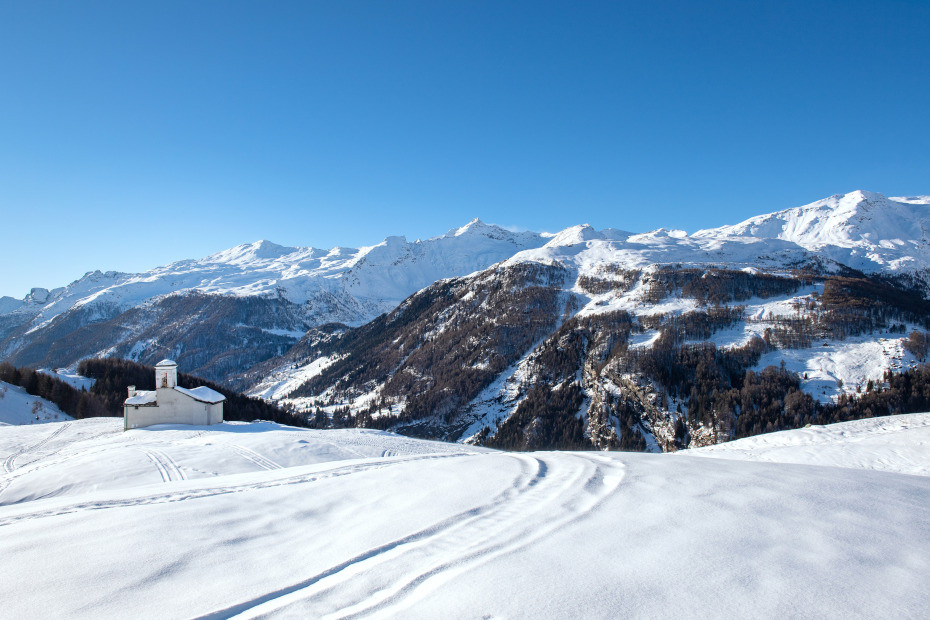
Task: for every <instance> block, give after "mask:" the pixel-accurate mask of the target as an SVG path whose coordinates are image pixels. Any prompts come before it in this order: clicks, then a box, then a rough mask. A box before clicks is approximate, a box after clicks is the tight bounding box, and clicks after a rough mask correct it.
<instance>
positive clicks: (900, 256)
mask: <svg viewBox="0 0 930 620" xmlns="http://www.w3.org/2000/svg"><path fill="white" fill-rule="evenodd" d="M693 237H695V238H699V239H716V240H729V239H734V238H741V237H751V238H755V239H779V240H783V241H788V242H791V243H794V244H796V245H798V246H800V247H802V248H804V249H806V250H809V251H811V252H818V253H820V254H822V255H824V256H826V257H828V258H830V259H832V260H835V261H837V262H841V263H844V264H846V265H847V266H849V267H853V268H855V269H861V270H864V271H870V272H871V271H877V270H881V269H889V270H892V271H899V270H914V271H917V270H926V269H927V268H928V267H930V252H928V250H930V196H915V197H908V198H887V197H885V196H883V195H882V194H878V193H874V192H866V191H861V190H859V191H855V192H850V193H848V194H838V195H836V196H830V197H829V198H824V199H823V200H818V201H817V202H812V203H811V204H808V205H804V206H803V207H796V208H794V209H787V210H785V211H779V212H777V213H770V214H768V215H759V216H756V217H753V218H750V219H748V220H746V221H744V222H741V223H739V224H735V225H733V226H722V227H720V228H713V229H708V230H701V231H698V232H696V233H694V235H693Z"/></svg>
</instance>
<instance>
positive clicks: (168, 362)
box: [155, 359, 178, 368]
mask: <svg viewBox="0 0 930 620" xmlns="http://www.w3.org/2000/svg"><path fill="white" fill-rule="evenodd" d="M177 365H178V363H177V362H176V361H174V360H169V359H163V360H162V361H160V362H158V363H157V364H155V368H164V367H166V366H175V367H177Z"/></svg>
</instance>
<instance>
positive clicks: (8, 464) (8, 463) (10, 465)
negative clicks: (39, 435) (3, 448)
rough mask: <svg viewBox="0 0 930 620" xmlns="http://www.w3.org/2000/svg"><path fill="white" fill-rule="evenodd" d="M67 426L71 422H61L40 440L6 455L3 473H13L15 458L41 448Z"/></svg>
mask: <svg viewBox="0 0 930 620" xmlns="http://www.w3.org/2000/svg"><path fill="white" fill-rule="evenodd" d="M69 426H71V422H66V423H64V424H62V425H61V426H59V427H58V428H57V429H55V430H54V431H53V432H52V433H51V434H50V435H49V436H48V437H46V438H45V439H43V440H42V441H40V442H38V443H35V444H33V445H31V446H28V447H25V448H23V449H21V450H20V451H19V452H14V453H13V454H11V455H10V456H8V457H7V458H6V460H5V461H3V471H4V473H7V474H11V473H13V470H14V469H16V467H15V465H14V462H15V461H16V459H18V458H19V457H21V456H23V455H24V454H29V453H30V452H35V451H36V450H40V449H42V447H43V446H45V445H46V444H48V442H50V441H52V440H53V439H55V438H56V437H58V436H59V435H61V434H62V433H63V432H65V430H67V429H68V427H69Z"/></svg>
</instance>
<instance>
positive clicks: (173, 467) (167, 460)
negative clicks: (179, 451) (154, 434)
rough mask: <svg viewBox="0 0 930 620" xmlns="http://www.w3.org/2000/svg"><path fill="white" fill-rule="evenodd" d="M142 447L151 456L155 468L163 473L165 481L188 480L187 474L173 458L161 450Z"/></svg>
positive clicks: (162, 476)
mask: <svg viewBox="0 0 930 620" xmlns="http://www.w3.org/2000/svg"><path fill="white" fill-rule="evenodd" d="M140 449H141V450H142V452H144V453H145V456H147V457H149V460H150V461H152V464H154V465H155V468H156V469H157V470H158V473H159V474H160V475H161V479H162V481H163V482H172V481H174V480H187V476H185V475H184V472H183V471H181V468H180V467H179V466H178V464H177V463H175V462H174V459H172V458H171V457H170V456H168V455H167V454H165V453H164V452H162V451H161V450H154V449H152V448H140Z"/></svg>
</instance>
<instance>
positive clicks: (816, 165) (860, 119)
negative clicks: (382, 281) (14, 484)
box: [0, 0, 930, 297]
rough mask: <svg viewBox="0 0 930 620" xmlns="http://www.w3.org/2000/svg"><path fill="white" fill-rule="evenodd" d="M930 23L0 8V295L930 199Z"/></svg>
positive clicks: (594, 13) (616, 4)
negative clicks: (362, 249) (89, 277)
mask: <svg viewBox="0 0 930 620" xmlns="http://www.w3.org/2000/svg"><path fill="white" fill-rule="evenodd" d="M928 31H930V2H927V1H926V0H920V1H916V0H915V1H911V2H907V1H899V0H882V1H876V2H860V1H856V0H842V1H837V2H816V1H807V2H787V1H777V2H775V1H773V2H764V1H754V2H745V1H742V0H740V1H734V2H712V1H697V0H695V1H694V2H676V1H664V0H660V1H647V0H642V1H638V2H621V1H619V0H616V1H612V2H567V1H566V2H559V3H555V2H542V1H527V2H507V1H504V0H493V1H489V2H479V1H476V0H467V1H462V2H452V1H449V0H441V1H435V2H427V1H421V2H394V1H391V2H386V1H377V2H357V1H351V0H341V1H334V2H311V1H309V0H301V1H298V2H258V1H252V2H234V1H229V0H222V1H216V2H209V1H204V0H198V1H196V2H187V1H185V2H167V1H164V0H159V1H158V2H93V1H90V0H87V1H81V2H68V1H61V2H53V3H45V2H40V1H36V0H29V1H28V2H15V1H12V0H8V1H4V2H2V4H0V295H12V296H15V297H22V296H23V295H24V294H25V293H26V292H28V290H29V288H30V287H32V286H44V287H47V288H52V287H55V286H60V285H64V284H66V283H68V282H70V281H71V280H73V279H75V278H77V277H79V276H81V275H82V274H83V273H84V272H85V271H89V270H92V269H98V268H99V269H103V270H106V269H119V270H124V271H138V270H143V269H147V268H150V267H153V266H156V265H159V264H164V263H167V262H170V261H172V260H178V259H181V258H194V257H200V256H204V255H206V254H209V253H211V252H213V251H216V250H220V249H223V248H226V247H230V246H233V245H236V244H238V243H242V242H248V241H254V240H257V239H262V238H265V239H270V240H272V241H275V242H277V243H281V244H286V245H314V246H317V247H331V246H334V245H345V246H358V245H370V244H373V243H377V242H378V241H379V240H381V239H382V238H383V237H384V236H386V235H389V234H403V235H406V236H407V237H408V238H410V239H415V238H417V237H423V238H425V237H430V236H434V235H437V234H441V233H443V232H445V231H446V230H448V229H450V228H452V227H455V226H459V225H461V224H464V223H465V222H467V221H468V220H470V219H471V218H473V217H480V218H482V219H483V220H485V221H488V222H493V223H497V224H501V225H506V226H515V227H522V228H528V229H533V230H549V231H554V230H558V229H561V228H564V227H566V226H569V225H572V224H578V223H583V222H589V223H590V224H591V225H593V226H595V227H596V228H604V227H616V228H621V229H626V230H633V231H645V230H651V229H654V228H658V227H660V226H665V227H669V228H683V229H685V230H688V231H693V230H695V229H698V228H702V227H709V226H716V225H721V224H724V223H731V222H736V221H739V220H742V219H745V218H746V217H749V216H752V215H755V214H758V213H763V212H769V211H774V210H779V209H783V208H788V207H792V206H798V205H801V204H804V203H807V202H811V201H813V200H817V199H819V198H823V197H826V196H828V195H831V194H835V193H841V192H846V191H851V190H854V189H867V190H871V191H877V192H882V193H885V194H889V195H907V194H930V149H928V145H930V140H928V138H930V37H928V36H927V33H928Z"/></svg>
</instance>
